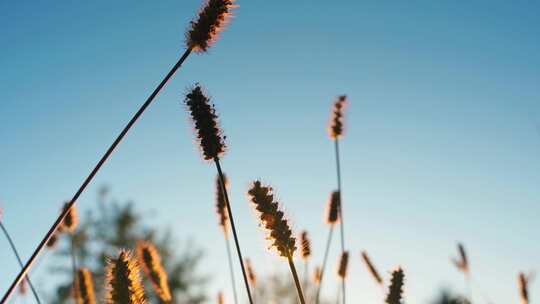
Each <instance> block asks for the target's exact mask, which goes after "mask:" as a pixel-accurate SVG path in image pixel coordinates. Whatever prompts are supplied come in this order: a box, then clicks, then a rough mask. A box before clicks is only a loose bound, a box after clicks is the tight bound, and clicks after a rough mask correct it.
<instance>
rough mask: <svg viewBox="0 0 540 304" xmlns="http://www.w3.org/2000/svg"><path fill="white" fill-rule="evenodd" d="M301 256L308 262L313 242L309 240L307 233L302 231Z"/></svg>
mask: <svg viewBox="0 0 540 304" xmlns="http://www.w3.org/2000/svg"><path fill="white" fill-rule="evenodd" d="M300 256H301V257H302V258H303V259H304V260H307V259H309V257H310V256H311V241H310V240H309V237H308V233H307V231H302V233H301V234H300Z"/></svg>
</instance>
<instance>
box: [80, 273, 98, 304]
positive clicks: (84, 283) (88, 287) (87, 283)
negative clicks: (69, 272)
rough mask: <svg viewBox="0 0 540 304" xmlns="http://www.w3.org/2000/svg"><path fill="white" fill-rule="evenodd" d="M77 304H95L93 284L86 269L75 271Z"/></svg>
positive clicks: (90, 275)
mask: <svg viewBox="0 0 540 304" xmlns="http://www.w3.org/2000/svg"><path fill="white" fill-rule="evenodd" d="M76 284H77V292H76V294H77V299H76V302H77V304H95V303H96V295H95V293H94V282H93V281H92V273H91V272H90V270H88V269H87V268H81V269H79V270H77V280H76Z"/></svg>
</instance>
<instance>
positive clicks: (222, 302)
mask: <svg viewBox="0 0 540 304" xmlns="http://www.w3.org/2000/svg"><path fill="white" fill-rule="evenodd" d="M217 304H225V297H224V296H223V292H221V291H220V292H218V294H217Z"/></svg>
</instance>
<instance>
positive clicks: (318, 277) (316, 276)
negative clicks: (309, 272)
mask: <svg viewBox="0 0 540 304" xmlns="http://www.w3.org/2000/svg"><path fill="white" fill-rule="evenodd" d="M313 283H315V284H317V285H318V284H320V283H321V267H320V266H317V267H315V269H314V270H313Z"/></svg>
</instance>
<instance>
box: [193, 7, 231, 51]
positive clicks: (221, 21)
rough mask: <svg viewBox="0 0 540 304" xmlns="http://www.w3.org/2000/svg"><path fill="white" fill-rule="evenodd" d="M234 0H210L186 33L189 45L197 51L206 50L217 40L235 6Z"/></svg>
mask: <svg viewBox="0 0 540 304" xmlns="http://www.w3.org/2000/svg"><path fill="white" fill-rule="evenodd" d="M235 7H236V5H235V4H234V0H208V1H207V2H206V4H205V5H204V7H203V8H202V9H201V10H200V11H199V14H198V16H197V20H194V21H191V23H190V29H189V30H188V31H187V33H186V43H187V47H188V48H190V49H191V50H193V51H195V52H206V51H207V50H208V48H209V47H210V46H211V45H212V44H213V43H214V42H215V41H216V40H217V38H218V35H219V33H220V32H221V31H223V29H224V28H225V25H226V24H227V21H228V20H229V19H230V16H231V14H232V9H233V8H235Z"/></svg>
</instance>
